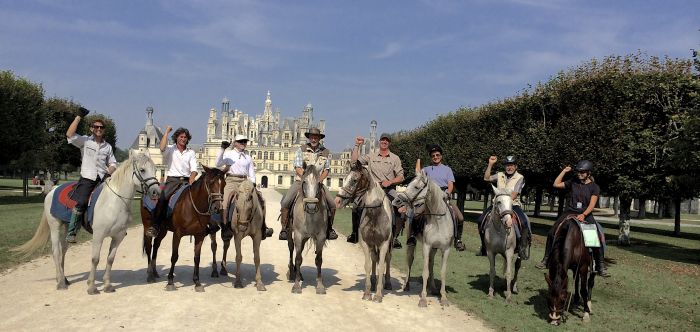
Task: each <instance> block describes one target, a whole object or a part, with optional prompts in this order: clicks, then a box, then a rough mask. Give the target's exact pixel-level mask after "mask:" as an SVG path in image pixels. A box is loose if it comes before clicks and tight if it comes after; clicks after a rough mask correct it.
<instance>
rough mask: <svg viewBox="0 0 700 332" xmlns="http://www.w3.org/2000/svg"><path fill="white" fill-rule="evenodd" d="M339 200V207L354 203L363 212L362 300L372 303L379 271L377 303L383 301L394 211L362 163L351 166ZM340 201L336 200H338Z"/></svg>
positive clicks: (388, 286)
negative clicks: (363, 281)
mask: <svg viewBox="0 0 700 332" xmlns="http://www.w3.org/2000/svg"><path fill="white" fill-rule="evenodd" d="M343 183H345V185H344V186H343V187H342V188H340V191H339V192H338V195H337V197H338V198H340V205H341V206H345V205H347V204H348V203H350V201H354V202H355V205H356V206H357V208H360V209H362V215H361V217H360V228H359V234H360V247H362V251H363V252H364V254H365V292H364V294H363V295H362V299H363V300H367V301H371V300H373V299H372V294H371V291H372V289H373V285H372V284H373V281H374V280H375V275H376V273H377V271H379V273H380V274H379V278H377V279H378V282H377V284H376V293H375V295H374V301H375V302H382V299H383V297H384V295H383V294H382V289H386V290H390V289H391V273H390V270H391V264H390V263H391V249H392V246H391V242H392V236H391V230H392V227H391V217H392V214H393V213H394V212H393V211H394V208H393V207H392V205H391V201H389V197H387V195H386V194H385V193H384V190H383V189H382V188H381V187H380V186H379V184H377V183H376V182H374V181H372V177H371V176H370V174H369V171H368V170H367V169H366V168H365V167H364V166H362V164H360V163H359V162H356V163H355V164H354V165H352V167H351V169H350V174H348V176H347V177H346V178H345V181H343ZM336 201H337V199H336Z"/></svg>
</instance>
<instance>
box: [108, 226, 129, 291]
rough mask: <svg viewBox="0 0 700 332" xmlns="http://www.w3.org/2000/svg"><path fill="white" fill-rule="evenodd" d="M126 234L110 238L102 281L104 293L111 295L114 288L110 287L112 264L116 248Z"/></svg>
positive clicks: (115, 255)
mask: <svg viewBox="0 0 700 332" xmlns="http://www.w3.org/2000/svg"><path fill="white" fill-rule="evenodd" d="M124 236H126V232H124V233H123V234H120V235H117V236H116V237H115V236H113V237H112V241H111V242H110V244H109V255H107V266H106V267H105V275H104V277H103V281H104V288H103V289H104V291H105V293H113V292H114V287H113V286H112V264H114V258H115V257H117V248H119V244H121V243H122V240H124Z"/></svg>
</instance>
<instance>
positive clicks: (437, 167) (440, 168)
mask: <svg viewBox="0 0 700 332" xmlns="http://www.w3.org/2000/svg"><path fill="white" fill-rule="evenodd" d="M428 154H429V155H430V159H431V161H432V165H430V166H426V167H423V169H422V171H423V172H425V174H427V175H428V177H429V178H431V179H432V180H433V181H435V183H437V185H438V186H440V189H442V190H444V191H445V198H446V200H447V201H448V202H447V203H448V204H449V206H450V208H451V209H452V211H453V217H454V218H453V222H454V223H455V226H454V228H455V234H454V238H455V239H454V245H455V248H456V249H457V251H464V250H465V249H466V247H465V246H464V243H463V242H462V231H463V230H464V217H462V216H461V214H457V211H458V209H457V207H456V206H454V205H452V203H450V201H449V198H450V196H451V195H452V193H453V192H454V183H455V176H454V173H452V169H451V168H450V167H449V166H447V165H445V164H443V163H442V154H443V152H442V147H440V145H437V144H432V145H428ZM420 171H421V169H420V159H418V160H416V173H418V172H420ZM399 211H401V209H399ZM409 230H410V232H409V237H408V240H406V244H407V245H415V244H416V238H415V235H414V233H413V230H411V227H410V225H409Z"/></svg>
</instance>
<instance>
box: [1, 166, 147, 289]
mask: <svg viewBox="0 0 700 332" xmlns="http://www.w3.org/2000/svg"><path fill="white" fill-rule="evenodd" d="M155 175H156V167H155V164H154V163H153V161H152V160H151V158H149V157H148V156H147V155H145V154H140V153H130V156H129V159H128V160H126V161H125V162H123V163H121V165H120V166H119V167H118V168H117V169H116V170H115V171H114V173H113V174H112V175H111V177H109V178H107V180H105V182H104V184H102V185H103V186H104V187H107V189H104V190H102V191H101V194H100V195H99V197H98V198H97V200H96V201H95V202H94V204H95V207H94V211H95V212H94V216H93V222H92V268H91V270H90V275H89V277H88V290H87V292H88V294H91V295H93V294H99V290H98V289H97V287H96V286H95V272H96V269H97V264H98V263H99V261H100V251H101V250H102V242H103V241H104V239H105V238H106V237H111V238H112V240H111V243H110V245H109V254H108V256H107V266H106V267H105V272H104V277H103V280H104V287H103V291H104V292H106V293H111V292H114V290H115V289H114V286H112V283H111V277H110V273H111V271H112V264H113V263H114V258H115V257H116V255H117V248H118V247H119V244H120V243H121V242H122V240H123V239H124V236H126V229H127V227H128V225H129V221H130V220H131V199H132V198H133V197H134V192H135V191H136V190H137V189H136V188H139V187H140V188H141V190H142V191H143V193H144V194H148V195H149V197H151V198H152V199H157V198H158V196H159V195H160V185H159V182H158V180H157V179H156V177H155ZM55 194H56V188H54V189H52V190H51V191H50V192H49V193H48V194H47V195H46V198H45V199H44V213H43V214H42V216H41V222H40V223H39V227H38V228H37V230H36V232H35V233H34V236H33V237H32V239H31V240H29V241H28V242H27V243H25V244H23V245H21V246H19V247H16V248H13V251H15V252H19V253H23V254H24V255H25V256H28V255H29V254H31V253H32V252H33V251H36V250H37V249H39V248H42V247H43V246H44V245H45V244H46V242H48V238H49V235H50V236H51V249H52V252H53V260H54V263H55V264H56V282H57V285H56V288H57V289H59V290H62V289H66V288H67V287H68V285H69V284H70V283H69V282H68V279H67V278H66V277H65V272H64V263H65V257H66V251H67V250H68V243H67V242H66V235H65V233H66V230H67V224H66V223H65V222H63V221H61V220H59V219H57V218H56V217H54V216H53V215H52V214H51V203H52V201H53V199H54V195H55Z"/></svg>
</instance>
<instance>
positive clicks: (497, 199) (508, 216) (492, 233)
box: [484, 185, 521, 302]
mask: <svg viewBox="0 0 700 332" xmlns="http://www.w3.org/2000/svg"><path fill="white" fill-rule="evenodd" d="M491 188H493V193H494V197H493V200H492V204H493V210H491V212H489V214H488V215H487V216H486V217H484V218H486V223H487V225H485V231H484V244H485V245H486V255H487V256H488V258H489V264H490V269H489V294H488V297H489V298H493V292H494V289H493V280H494V278H495V277H496V254H501V256H503V258H505V262H504V263H503V269H504V270H505V277H506V294H505V295H506V302H510V301H511V294H512V293H518V271H520V265H521V261H520V257H519V256H517V255H516V254H515V247H516V245H517V240H516V236H515V230H514V229H513V218H514V217H513V198H512V197H511V195H510V190H507V189H498V188H496V187H494V186H493V185H492V186H491ZM513 265H515V267H513ZM513 270H515V273H513Z"/></svg>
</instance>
